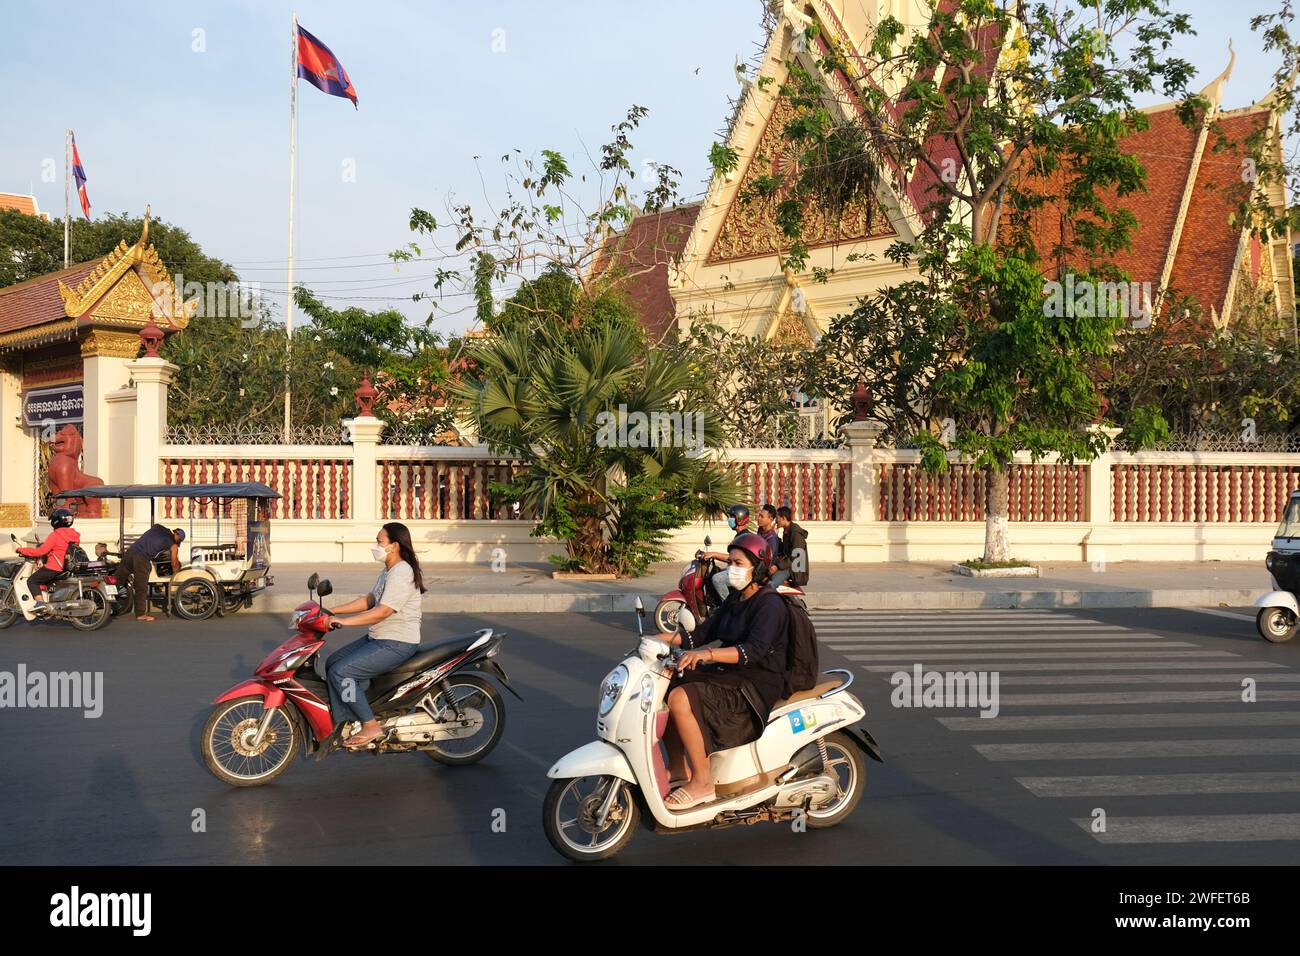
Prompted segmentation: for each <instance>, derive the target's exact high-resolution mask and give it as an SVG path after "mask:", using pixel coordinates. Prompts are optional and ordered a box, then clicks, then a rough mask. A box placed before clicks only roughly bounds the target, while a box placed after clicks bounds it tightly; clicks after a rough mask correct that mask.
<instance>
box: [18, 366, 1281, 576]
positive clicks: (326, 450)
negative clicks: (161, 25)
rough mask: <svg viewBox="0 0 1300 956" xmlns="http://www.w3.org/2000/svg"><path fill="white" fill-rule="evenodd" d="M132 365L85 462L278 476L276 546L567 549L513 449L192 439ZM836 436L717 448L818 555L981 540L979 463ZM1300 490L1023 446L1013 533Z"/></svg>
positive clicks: (342, 550) (1267, 498) (946, 552)
mask: <svg viewBox="0 0 1300 956" xmlns="http://www.w3.org/2000/svg"><path fill="white" fill-rule="evenodd" d="M130 366H131V368H132V372H133V375H132V377H133V381H134V385H133V387H132V388H130V389H123V390H121V392H120V393H115V394H114V396H113V397H112V398H111V402H112V403H113V407H114V408H115V409H116V410H117V413H116V414H115V415H114V416H113V417H111V418H110V422H109V425H110V427H111V428H113V429H114V431H113V433H112V435H111V436H110V440H109V441H108V442H104V443H97V444H95V445H94V446H92V445H91V443H87V448H88V449H89V448H91V447H97V448H101V449H102V448H108V449H110V450H111V451H110V454H111V457H107V456H106V457H105V458H104V459H103V460H97V461H89V460H88V461H87V467H86V470H87V471H88V472H90V473H98V474H100V475H102V476H103V477H104V478H105V480H106V481H109V482H110V483H114V484H116V483H128V482H132V481H134V482H139V483H158V482H162V483H169V484H186V483H203V482H228V481H259V482H263V483H265V484H267V485H270V486H271V487H272V488H275V489H276V490H277V491H278V492H279V493H280V495H281V497H280V498H279V499H278V500H277V501H276V502H275V505H274V509H273V511H272V515H271V517H272V519H273V521H274V524H273V526H272V536H271V537H272V550H273V554H274V556H275V559H276V560H277V561H281V562H283V561H311V562H320V563H321V564H322V565H325V564H328V563H330V562H338V561H368V560H370V558H369V549H370V545H371V543H372V542H373V539H374V535H375V533H376V531H377V529H378V526H379V524H381V523H382V522H384V521H390V520H397V521H403V522H405V523H406V524H408V525H409V526H410V527H411V530H412V533H413V536H414V538H415V540H416V542H417V547H418V548H419V549H420V551H421V556H422V557H423V558H424V559H425V560H429V561H435V562H488V561H491V560H493V559H494V558H495V559H498V560H501V559H504V560H505V561H506V562H507V563H514V562H535V561H543V560H545V558H546V557H547V556H548V555H550V554H555V553H558V552H559V551H561V550H562V545H561V543H560V542H555V541H551V540H547V539H543V538H537V537H533V536H532V534H531V532H532V528H533V520H532V518H533V516H532V515H530V514H527V513H526V512H525V511H524V510H523V509H522V508H521V507H520V505H519V503H518V502H515V501H511V500H509V496H508V495H505V494H503V493H502V489H503V487H504V486H507V485H508V484H509V483H510V482H511V480H512V479H513V478H514V477H516V476H517V474H518V471H519V468H520V465H519V463H518V462H515V461H511V460H509V459H508V458H503V457H501V456H499V455H497V454H494V453H493V452H492V450H491V449H488V448H485V447H481V446H468V447H455V446H407V445H392V444H384V443H383V432H384V426H383V423H382V422H380V421H379V420H378V419H375V418H370V417H360V418H355V419H351V420H349V421H347V422H344V423H343V425H344V428H343V429H342V430H341V433H340V434H339V437H337V438H335V437H334V435H333V433H332V430H320V431H319V432H318V433H317V434H315V435H313V436H312V437H313V438H314V439H315V440H317V441H324V440H326V439H333V440H334V441H335V443H334V444H303V445H275V444H234V443H228V439H229V437H230V436H227V435H224V434H222V435H219V436H218V434H217V433H213V435H206V434H205V435H199V436H193V437H195V438H197V439H198V440H199V441H200V442H202V443H188V442H187V440H186V439H187V437H188V436H185V435H182V434H178V433H177V432H175V431H171V432H169V431H167V430H166V429H165V428H164V427H163V422H165V420H166V410H167V388H168V385H169V383H170V381H171V376H172V375H173V374H174V366H170V365H168V363H166V362H164V361H163V360H161V359H150V358H143V359H137V360H135V361H133V362H131V363H130ZM843 434H844V437H845V443H844V446H843V447H839V448H730V449H721V450H718V451H716V452H712V453H713V454H717V455H718V456H719V457H721V458H722V459H724V460H726V461H728V462H730V463H732V465H733V467H734V468H735V473H736V476H737V477H738V479H739V480H740V481H741V483H742V486H743V487H745V488H746V489H747V494H748V497H749V503H750V504H751V505H752V506H757V505H760V504H763V503H766V502H770V503H771V504H773V505H778V506H780V505H787V506H789V507H790V508H791V509H792V510H793V512H794V514H795V517H796V520H797V521H798V522H799V523H800V524H802V525H803V526H804V527H805V528H807V529H808V531H809V543H810V551H811V559H812V561H813V562H814V563H817V562H842V561H850V562H872V561H900V560H920V561H942V562H948V561H952V560H960V559H964V558H970V557H973V556H976V555H978V554H979V553H980V551H981V550H982V546H983V539H984V524H983V519H984V492H985V488H984V481H985V475H984V474H983V473H981V472H979V471H977V470H976V469H973V468H972V467H970V466H969V465H968V464H965V463H963V462H961V461H957V460H953V461H952V462H950V465H949V467H948V468H947V469H946V470H945V471H944V472H942V473H940V474H931V473H929V472H927V471H925V470H924V469H923V468H922V467H921V465H920V453H919V452H917V451H915V450H909V449H896V448H890V447H884V446H881V445H879V444H878V443H877V439H878V437H879V434H880V431H879V428H878V427H877V426H875V425H874V424H872V423H870V422H853V423H850V424H848V425H845V426H844V428H843ZM1117 434H1118V432H1116V431H1115V430H1111V431H1110V435H1111V437H1112V438H1114V437H1115V436H1116V435H1117ZM212 437H220V438H221V440H222V441H223V443H211V442H210V441H209V439H210V438H212ZM1262 447H1266V446H1262ZM88 458H89V453H88ZM6 467H8V463H6ZM1296 488H1300V453H1296V452H1291V451H1280V450H1259V451H1195V450H1177V451H1172V450H1161V451H1138V452H1129V451H1122V450H1117V449H1115V448H1114V447H1113V448H1112V450H1111V451H1110V452H1108V453H1106V454H1103V455H1101V456H1100V457H1099V458H1097V459H1096V460H1094V461H1091V462H1086V463H1084V462H1079V463H1067V462H1062V461H1059V460H1057V459H1056V458H1055V457H1048V458H1045V459H1042V460H1040V461H1038V462H1034V461H1031V460H1030V459H1029V457H1028V456H1027V455H1021V456H1018V457H1017V460H1016V462H1015V463H1014V464H1013V465H1012V466H1011V470H1010V540H1011V549H1012V552H1013V553H1014V555H1015V556H1016V557H1021V558H1026V559H1030V560H1058V561H1089V562H1099V561H1112V562H1114V561H1124V560H1156V559H1159V560H1201V559H1219V560H1253V559H1258V558H1262V556H1263V554H1264V553H1265V552H1266V551H1267V549H1268V545H1269V541H1270V538H1271V536H1272V531H1273V529H1274V528H1275V527H1276V524H1277V520H1278V517H1279V515H1280V513H1281V510H1282V505H1283V503H1284V502H1285V500H1286V498H1287V496H1288V495H1289V494H1290V492H1291V491H1292V490H1294V489H1296ZM113 507H114V508H115V507H116V504H114V505H113ZM127 507H128V508H130V509H132V510H131V511H130V512H129V513H128V515H127V516H126V517H127V519H128V525H129V530H131V531H139V530H142V529H143V527H144V525H145V524H146V523H147V520H148V504H147V502H144V503H135V504H131V503H128V504H127ZM211 507H212V506H211V505H210V504H206V503H204V502H197V503H195V502H188V501H186V500H184V499H165V500H164V501H163V502H162V503H161V511H160V512H159V514H160V517H161V518H162V520H168V521H176V522H177V523H180V524H183V523H184V522H185V521H188V520H195V519H198V520H202V519H204V518H211V517H214V515H209V514H207V512H206V511H205V510H204V509H205V508H211ZM101 524H102V527H101V526H100V525H101ZM117 525H118V521H117V515H116V513H113V514H111V515H110V516H108V517H106V518H105V519H101V520H100V521H98V522H97V521H92V520H89V519H87V520H84V521H82V522H80V523H79V526H80V528H81V531H82V537H83V540H86V541H97V540H104V541H110V540H114V539H115V538H116V535H117ZM29 529H30V525H29V526H27V527H25V528H24V527H16V528H14V530H16V531H24V532H25V531H27V530H29ZM730 534H731V532H730V531H729V530H728V529H727V527H726V525H725V524H723V523H721V522H713V523H707V522H700V523H698V524H695V525H692V526H689V527H686V528H681V529H679V530H678V531H677V532H675V534H674V535H673V536H672V539H671V548H672V551H673V555H674V557H676V558H678V559H682V560H685V559H687V558H688V557H689V556H690V555H691V554H693V553H694V551H695V550H696V549H697V548H699V547H700V546H701V544H702V543H703V540H704V538H705V536H706V535H707V536H710V537H711V538H712V539H713V540H714V541H715V543H718V544H721V543H722V542H723V541H725V540H726V539H728V538H729V537H730ZM814 574H815V572H814Z"/></svg>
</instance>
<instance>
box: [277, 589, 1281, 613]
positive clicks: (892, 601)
mask: <svg viewBox="0 0 1300 956" xmlns="http://www.w3.org/2000/svg"><path fill="white" fill-rule="evenodd" d="M1262 593H1263V591H1262V590H1260V589H1258V588H1185V589H1184V588H1177V589H1172V588H1163V589H1147V590H1131V591H1122V590H1115V591H1084V590H1070V589H1037V590H1029V589H1025V590H1011V589H1007V590H997V591H994V590H987V591H986V590H975V589H971V590H946V591H941V590H931V591H810V592H809V593H808V596H807V602H808V607H809V609H810V610H814V611H819V610H820V611H829V610H972V609H978V608H1013V607H1028V608H1125V607H1128V608H1131V607H1219V606H1227V607H1242V606H1249V605H1250V604H1252V603H1253V602H1254V600H1255V598H1257V597H1259V595H1260V594H1262ZM638 594H639V595H640V597H641V600H642V601H643V602H644V604H645V608H646V612H647V614H648V613H649V612H651V611H653V610H654V607H655V604H656V603H657V602H658V600H659V595H658V594H651V593H649V592H637V591H623V592H606V593H600V592H587V593H582V592H552V593H544V594H519V593H517V592H515V593H509V592H502V593H482V594H474V593H470V594H445V593H437V594H435V593H434V592H429V593H427V594H426V595H425V596H424V610H425V611H426V612H429V613H438V614H482V615H492V614H538V613H556V614H564V613H567V614H599V613H609V612H613V611H631V610H632V609H633V607H635V602H636V598H637V596H638ZM305 600H306V596H305V595H291V594H288V593H278V594H276V593H273V594H265V593H263V594H261V595H259V596H258V597H256V598H255V599H254V602H253V608H252V610H253V611H255V612H260V613H265V614H287V613H289V612H290V611H292V610H293V609H294V608H296V607H297V606H298V605H299V604H301V603H303V601H305ZM328 604H329V602H328V601H327V602H326V605H327V606H328Z"/></svg>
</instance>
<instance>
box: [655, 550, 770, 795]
mask: <svg viewBox="0 0 1300 956" xmlns="http://www.w3.org/2000/svg"><path fill="white" fill-rule="evenodd" d="M772 562H773V556H772V554H771V552H770V551H769V549H768V545H767V542H766V541H764V540H763V539H762V538H760V537H759V536H758V535H756V534H742V535H740V536H739V537H737V538H736V539H735V540H734V541H732V542H731V545H730V546H729V547H728V549H727V576H728V581H729V583H730V586H731V593H730V594H729V595H728V597H727V600H726V601H724V602H723V604H722V606H721V607H720V608H718V610H717V611H715V612H714V613H713V614H711V615H709V617H708V618H707V619H706V620H705V621H704V623H702V624H701V625H700V626H699V627H698V628H697V629H696V631H695V633H694V634H685V633H679V634H675V635H673V637H672V639H671V643H673V644H675V645H680V646H682V647H685V648H686V649H687V650H686V651H685V653H683V654H682V656H681V658H680V659H679V660H678V662H677V672H678V673H677V676H676V677H674V678H673V681H672V684H671V685H670V687H669V691H668V711H669V715H670V719H669V723H668V728H667V730H666V732H665V734H664V743H665V745H666V746H667V747H668V757H669V761H668V771H669V777H670V778H672V779H673V782H674V783H676V784H677V786H676V787H675V789H673V791H672V792H671V793H669V794H668V798H667V800H666V801H665V803H666V804H667V806H668V807H669V808H670V809H672V810H674V811H682V810H689V809H690V808H691V807H694V806H698V805H699V804H701V803H708V802H709V801H710V800H712V799H713V798H714V788H713V777H712V775H711V773H710V771H709V754H712V753H716V752H717V751H719V750H728V749H730V748H732V747H739V746H741V745H742V744H746V743H749V742H750V741H751V740H757V739H758V738H759V737H760V736H761V735H762V733H763V727H764V726H765V725H766V723H767V717H768V714H769V713H770V712H771V710H772V706H773V705H774V704H775V703H776V702H777V701H778V700H780V699H781V696H782V693H783V691H784V689H785V672H786V628H787V625H788V620H789V613H788V612H787V611H786V607H785V601H784V600H783V599H782V598H781V596H780V595H779V594H777V593H776V592H775V591H773V590H772V589H771V588H769V587H767V580H768V577H769V575H770V568H771V565H772ZM714 642H719V643H720V644H721V647H707V646H705V645H708V644H712V643H714ZM688 762H689V767H688Z"/></svg>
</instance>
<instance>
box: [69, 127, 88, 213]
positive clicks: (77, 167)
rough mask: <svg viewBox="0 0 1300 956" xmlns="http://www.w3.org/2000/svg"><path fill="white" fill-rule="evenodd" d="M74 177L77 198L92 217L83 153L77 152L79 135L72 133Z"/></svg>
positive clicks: (84, 210) (85, 211)
mask: <svg viewBox="0 0 1300 956" xmlns="http://www.w3.org/2000/svg"><path fill="white" fill-rule="evenodd" d="M72 178H73V179H75V180H76V181H77V198H78V199H80V200H81V212H82V215H84V216H85V217H86V218H87V219H89V218H90V197H89V196H88V195H87V194H86V170H85V167H83V166H82V165H81V154H80V153H78V152H77V137H76V134H75V133H74V134H72Z"/></svg>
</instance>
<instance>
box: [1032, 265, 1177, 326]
mask: <svg viewBox="0 0 1300 956" xmlns="http://www.w3.org/2000/svg"><path fill="white" fill-rule="evenodd" d="M1043 291H1044V292H1045V293H1046V296H1047V298H1046V299H1044V300H1043V314H1044V315H1046V316H1048V317H1049V318H1054V319H1059V318H1063V317H1067V316H1069V317H1077V318H1082V319H1091V318H1098V317H1100V316H1107V315H1109V316H1115V317H1117V318H1121V319H1124V320H1125V321H1127V322H1128V323H1129V325H1130V326H1131V327H1132V328H1135V329H1144V328H1147V327H1148V326H1150V325H1151V316H1152V312H1153V306H1152V302H1153V301H1154V295H1153V292H1152V284H1151V283H1150V282H1093V281H1092V280H1090V279H1076V278H1075V276H1074V273H1072V272H1071V273H1069V274H1067V275H1066V277H1065V281H1064V282H1059V281H1057V280H1056V279H1048V280H1047V281H1046V282H1044V283H1043Z"/></svg>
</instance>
